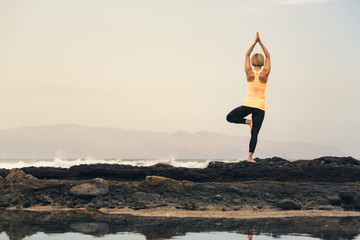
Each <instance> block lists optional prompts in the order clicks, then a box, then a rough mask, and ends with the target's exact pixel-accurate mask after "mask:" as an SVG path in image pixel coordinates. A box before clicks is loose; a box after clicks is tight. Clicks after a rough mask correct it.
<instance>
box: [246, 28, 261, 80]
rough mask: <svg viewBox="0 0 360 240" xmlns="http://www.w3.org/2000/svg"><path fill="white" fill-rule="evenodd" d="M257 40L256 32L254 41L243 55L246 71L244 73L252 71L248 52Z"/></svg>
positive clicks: (249, 52)
mask: <svg viewBox="0 0 360 240" xmlns="http://www.w3.org/2000/svg"><path fill="white" fill-rule="evenodd" d="M257 42H258V34H257V35H256V38H255V42H254V43H253V44H252V45H251V46H250V48H249V50H247V52H246V56H245V72H246V74H248V73H249V72H251V71H252V67H251V64H250V54H251V52H252V50H253V49H254V47H255V45H256V43H257Z"/></svg>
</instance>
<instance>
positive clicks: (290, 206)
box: [276, 199, 301, 210]
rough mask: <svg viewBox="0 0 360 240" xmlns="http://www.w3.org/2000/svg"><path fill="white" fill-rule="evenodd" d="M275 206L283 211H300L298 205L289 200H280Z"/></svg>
mask: <svg viewBox="0 0 360 240" xmlns="http://www.w3.org/2000/svg"><path fill="white" fill-rule="evenodd" d="M276 206H278V207H279V208H281V209H283V210H300V209H301V207H300V205H299V204H298V203H297V202H295V201H293V200H291V199H283V200H280V201H279V202H277V203H276Z"/></svg>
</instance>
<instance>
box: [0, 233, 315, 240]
mask: <svg viewBox="0 0 360 240" xmlns="http://www.w3.org/2000/svg"><path fill="white" fill-rule="evenodd" d="M246 236H247V237H246ZM249 237H250V238H251V237H252V235H245V234H240V233H228V232H206V233H187V234H186V235H184V236H175V237H172V238H169V239H170V240H219V239H226V240H240V239H246V238H248V239H249ZM255 237H256V238H255V239H254V240H269V239H277V238H278V236H270V235H256V236H255ZM0 239H1V240H5V239H8V238H7V236H6V235H5V234H0ZM63 239H76V240H94V236H91V235H85V234H81V233H60V234H45V233H36V234H34V235H32V236H30V237H25V238H24V240H63ZM98 239H99V240H100V239H101V240H118V239H121V240H145V239H146V238H145V236H144V235H141V234H139V233H117V234H110V235H106V236H104V237H99V238H98ZM281 239H282V240H312V239H314V238H312V237H309V236H300V235H298V236H288V235H283V236H281Z"/></svg>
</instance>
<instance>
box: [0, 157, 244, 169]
mask: <svg viewBox="0 0 360 240" xmlns="http://www.w3.org/2000/svg"><path fill="white" fill-rule="evenodd" d="M212 161H222V162H237V161H238V160H205V159H195V160H192V159H175V158H168V159H166V158H164V159H93V158H79V159H63V158H54V159H38V160H36V159H11V160H6V159H2V160H0V168H6V169H12V168H23V167H61V168H70V167H71V166H76V165H80V164H99V163H101V164H122V165H131V166H144V167H148V166H153V165H156V164H159V163H162V164H169V165H171V166H173V167H186V168H206V167H207V165H208V164H209V162H212Z"/></svg>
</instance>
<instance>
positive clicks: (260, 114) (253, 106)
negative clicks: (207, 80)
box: [226, 32, 271, 162]
mask: <svg viewBox="0 0 360 240" xmlns="http://www.w3.org/2000/svg"><path fill="white" fill-rule="evenodd" d="M257 43H259V44H260V46H261V48H262V50H263V51H264V54H265V57H266V58H265V59H264V56H263V55H262V54H261V53H255V54H254V55H253V56H252V57H251V65H252V66H253V67H251V65H250V54H251V52H252V50H253V49H254V47H255V45H256V44H257ZM264 64H265V65H264ZM270 68H271V64H270V54H269V52H268V50H267V49H266V48H265V46H264V44H263V43H262V42H261V40H260V36H259V33H258V32H257V33H256V38H255V42H254V43H253V44H252V45H251V47H250V48H249V50H248V51H247V52H246V58H245V72H246V79H247V85H248V91H247V94H246V97H245V100H244V102H243V104H242V105H241V106H240V107H237V108H235V109H234V110H232V111H231V112H230V113H229V114H228V115H227V117H226V120H227V121H228V122H231V123H240V124H247V125H249V126H250V132H251V138H250V143H249V157H248V160H247V161H248V162H255V161H254V159H253V154H254V151H255V147H256V143H257V138H258V134H259V131H260V128H261V124H262V122H263V120H264V116H265V88H266V84H267V82H268V77H269V74H270ZM249 114H252V120H249V119H245V117H246V116H247V115H249Z"/></svg>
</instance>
